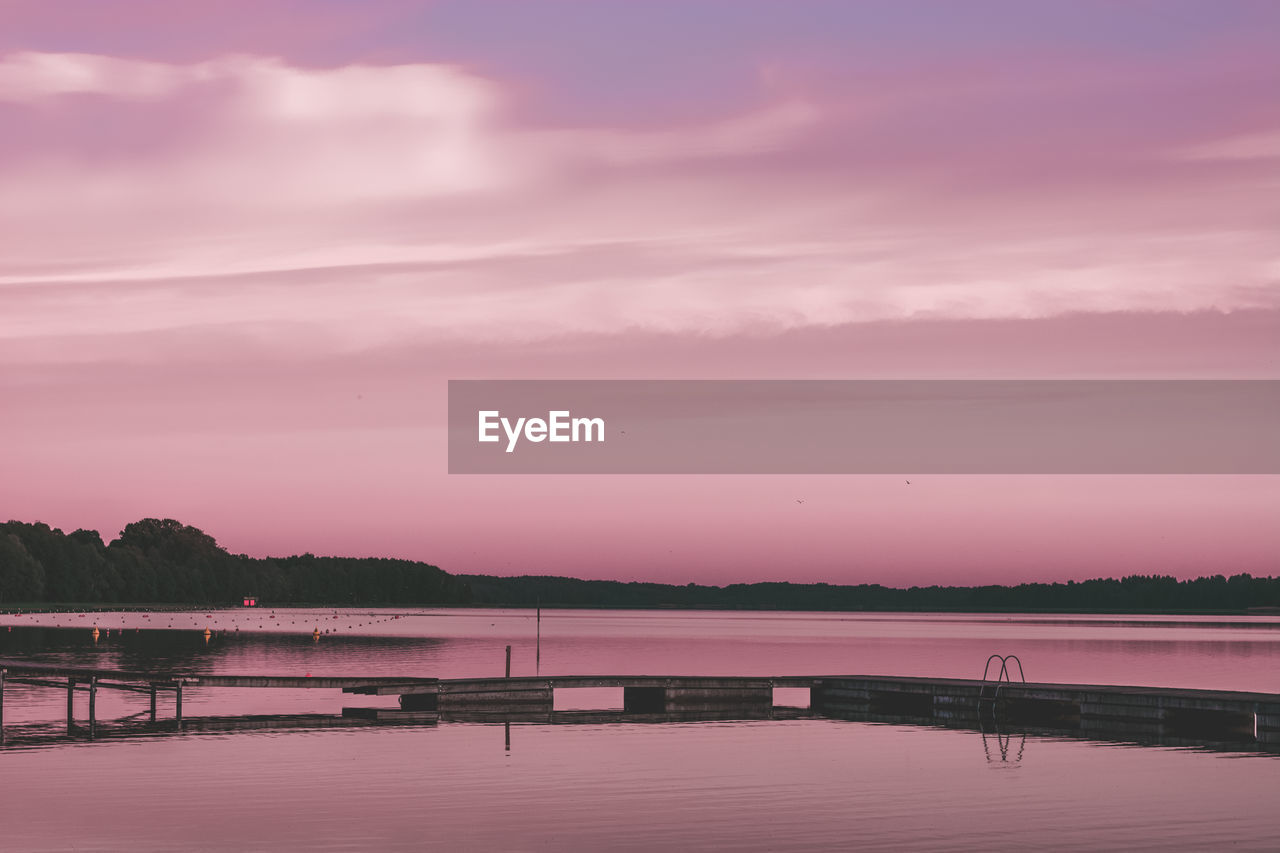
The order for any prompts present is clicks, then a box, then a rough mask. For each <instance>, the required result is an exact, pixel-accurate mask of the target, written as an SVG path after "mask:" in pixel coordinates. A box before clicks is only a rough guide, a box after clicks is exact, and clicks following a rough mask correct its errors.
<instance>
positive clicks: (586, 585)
mask: <svg viewBox="0 0 1280 853" xmlns="http://www.w3.org/2000/svg"><path fill="white" fill-rule="evenodd" d="M248 595H252V596H256V597H257V598H258V599H259V600H260V601H262V602H263V603H264V604H270V605H287V604H335V605H351V604H369V605H376V604H383V605H487V606H511V607H532V606H534V605H536V604H542V605H543V606H546V607H617V608H678V609H688V610H703V609H705V610H817V611H886V612H903V611H907V612H910V611H918V612H925V611H932V612H947V611H951V612H977V613H983V612H1010V611H1032V612H1034V611H1042V612H1043V611H1064V612H1090V611H1093V612H1113V613H1125V612H1127V613H1155V612H1171V611H1245V610H1248V609H1250V608H1270V609H1280V577H1253V576H1251V575H1248V574H1235V575H1232V576H1230V577H1226V576H1224V575H1221V574H1217V575H1211V576H1208V577H1201V578H1196V579H1194V580H1182V581H1180V580H1178V579H1177V578H1173V577H1167V576H1162V575H1133V576H1130V577H1125V578H1121V579H1118V580H1117V579H1111V578H1100V579H1097V580H1087V581H1082V582H1079V583H1076V582H1074V581H1069V582H1067V583H1025V584H1019V585H1017V586H999V585H988V586H972V587H965V586H928V587H911V588H908V589H899V588H894V587H886V586H882V585H880V584H860V585H857V586H842V585H835V584H825V583H813V584H801V583H786V582H780V583H751V584H730V585H729V586H724V587H719V586H706V585H702V584H687V585H684V586H675V585H670V584H659V583H640V582H630V583H627V582H623V581H604V580H580V579H577V578H567V577H554V576H541V575H538V576H534V575H525V576H520V577H494V576H490V575H451V574H449V573H447V572H445V571H443V570H442V569H439V568H437V567H436V566H432V565H429V564H427V563H422V562H415V561H412V560H392V559H383V558H363V559H362V558H348V557H316V556H313V555H311V554H302V555H299V556H293V557H268V558H261V559H260V558H253V557H248V556H245V555H243V554H231V553H228V552H227V551H226V549H224V548H222V547H221V546H219V545H218V543H217V542H216V541H215V540H214V538H213V537H212V536H210V535H208V534H207V533H205V532H203V531H201V530H199V529H198V528H195V527H190V526H188V525H185V524H182V523H181V522H178V521H175V520H173V519H156V518H144V519H142V520H141V521H135V522H133V523H132V524H130V525H128V526H127V527H125V529H124V530H123V531H121V533H120V537H119V538H118V539H115V540H113V541H112V542H110V543H109V544H105V543H104V542H103V540H102V537H101V536H100V535H99V534H98V532H97V531H94V530H76V531H73V532H72V533H63V532H62V531H61V530H58V529H56V528H51V527H49V525H47V524H41V523H35V524H29V523H24V522H20V521H10V522H6V523H3V524H0V606H4V605H12V604H44V603H67V604H69V603H77V604H111V603H136V604H148V603H156V604H189V605H217V604H233V603H238V602H239V601H240V600H241V599H242V598H243V597H244V596H248Z"/></svg>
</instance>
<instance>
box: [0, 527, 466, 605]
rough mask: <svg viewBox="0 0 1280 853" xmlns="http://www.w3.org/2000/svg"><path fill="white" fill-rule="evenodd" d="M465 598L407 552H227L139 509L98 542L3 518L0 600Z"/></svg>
mask: <svg viewBox="0 0 1280 853" xmlns="http://www.w3.org/2000/svg"><path fill="white" fill-rule="evenodd" d="M245 596H255V597H257V598H259V599H261V600H262V601H263V602H264V603H267V604H466V603H468V602H469V600H470V599H469V590H468V589H467V585H466V584H465V583H463V582H462V581H459V580H458V579H457V578H455V577H453V576H452V575H450V574H448V573H447V572H445V571H443V570H441V569H439V568H437V567H435V566H431V565H428V564H426V563H419V562H414V561H411V560H387V559H376V558H371V559H355V558H347V557H316V556H313V555H311V554H302V555H300V556H293V557H270V558H266V559H255V558H252V557H247V556H245V555H243V554H238V555H237V554H230V553H228V552H227V551H226V549H224V548H222V547H221V546H219V545H218V543H217V542H216V541H215V540H214V538H213V537H212V536H210V535H208V534H207V533H205V532H204V531H202V530H200V529H198V528H195V527H190V526H188V525H185V524H182V523H181V522H178V521H175V520H173V519H171V518H166V519H158V518H144V519H142V520H141V521H135V522H133V523H132V524H130V525H128V526H127V527H125V529H124V530H123V531H121V533H120V537H119V538H118V539H115V540H113V541H112V542H111V543H110V544H104V543H103V541H102V537H101V536H100V535H99V534H98V532H97V531H96V530H76V531H74V532H72V533H66V534H64V533H63V532H62V531H61V530H58V529H56V528H51V527H49V525H47V524H40V523H36V524H27V523H23V522H20V521H10V522H7V523H4V524H0V604H9V603H15V602H21V603H31V604H38V603H56V602H61V603H71V602H75V603H85V604H107V603H116V602H128V603H158V604H198V605H205V604H231V603H238V602H240V601H241V600H242V598H243V597H245Z"/></svg>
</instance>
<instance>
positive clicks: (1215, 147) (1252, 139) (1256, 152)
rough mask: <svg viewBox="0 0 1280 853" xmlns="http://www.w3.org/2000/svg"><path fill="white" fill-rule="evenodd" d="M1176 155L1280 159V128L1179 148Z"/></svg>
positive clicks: (1182, 157)
mask: <svg viewBox="0 0 1280 853" xmlns="http://www.w3.org/2000/svg"><path fill="white" fill-rule="evenodd" d="M1174 156H1176V157H1178V158H1181V159H1185V160H1276V159H1280V130H1273V131H1264V132H1261V133H1248V134H1243V135H1240V136H1232V137H1228V138H1226V139H1219V140H1216V141H1214V142H1209V143H1205V144H1202V145H1193V146H1189V147H1186V148H1182V149H1179V150H1178V151H1176V152H1175V155H1174Z"/></svg>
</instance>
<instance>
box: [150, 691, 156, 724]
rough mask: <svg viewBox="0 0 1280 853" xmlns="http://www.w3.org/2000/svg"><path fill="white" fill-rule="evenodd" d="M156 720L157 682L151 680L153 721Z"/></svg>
mask: <svg viewBox="0 0 1280 853" xmlns="http://www.w3.org/2000/svg"><path fill="white" fill-rule="evenodd" d="M155 721H156V683H155V682H154V681H153V682H151V722H153V723H154V722H155Z"/></svg>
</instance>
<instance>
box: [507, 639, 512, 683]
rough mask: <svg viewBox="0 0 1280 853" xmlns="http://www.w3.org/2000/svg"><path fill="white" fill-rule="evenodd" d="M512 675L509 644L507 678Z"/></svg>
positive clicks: (508, 647)
mask: <svg viewBox="0 0 1280 853" xmlns="http://www.w3.org/2000/svg"><path fill="white" fill-rule="evenodd" d="M510 677H511V647H510V646H507V678H510Z"/></svg>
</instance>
